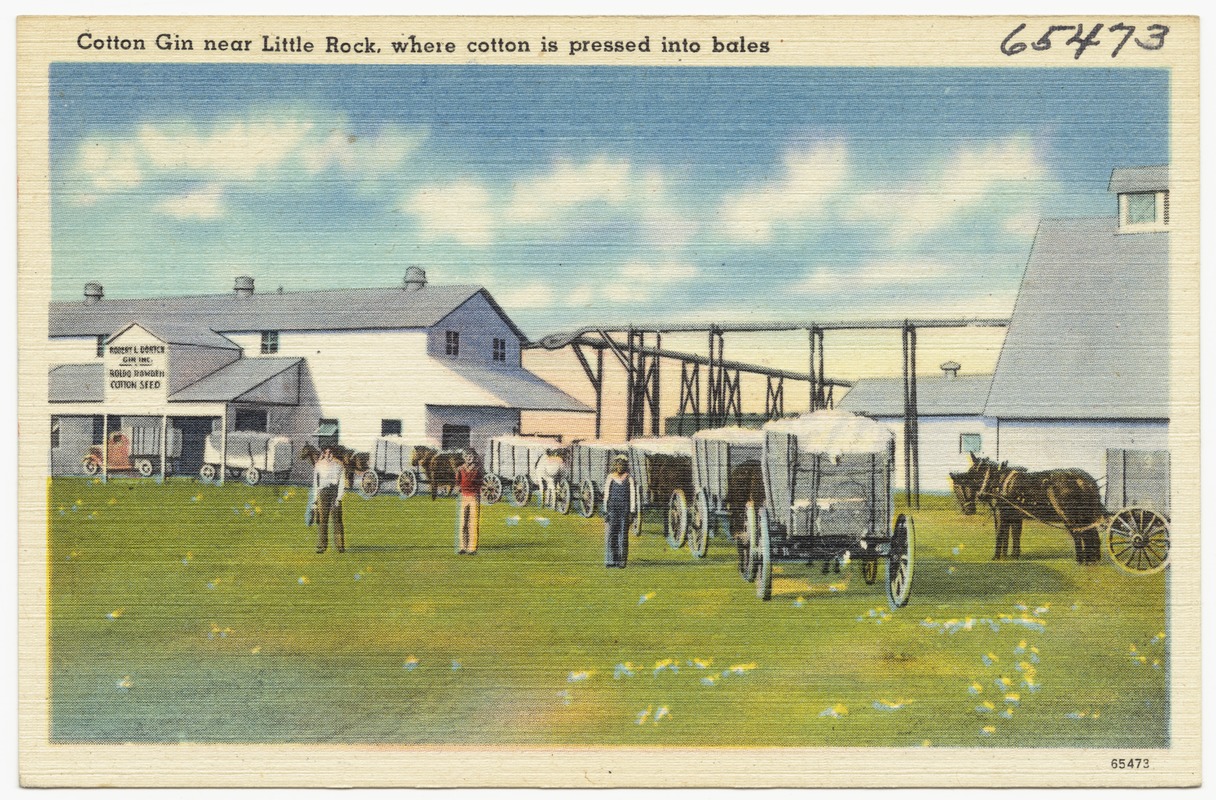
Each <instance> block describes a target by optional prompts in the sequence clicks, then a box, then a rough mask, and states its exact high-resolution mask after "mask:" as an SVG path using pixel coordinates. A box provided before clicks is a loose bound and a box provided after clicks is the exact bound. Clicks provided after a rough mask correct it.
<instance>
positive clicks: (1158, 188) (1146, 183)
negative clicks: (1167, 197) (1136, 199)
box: [1107, 164, 1170, 194]
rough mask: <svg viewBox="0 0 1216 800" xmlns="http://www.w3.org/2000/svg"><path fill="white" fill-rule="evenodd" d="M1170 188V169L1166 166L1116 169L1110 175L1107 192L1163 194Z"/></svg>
mask: <svg viewBox="0 0 1216 800" xmlns="http://www.w3.org/2000/svg"><path fill="white" fill-rule="evenodd" d="M1168 188H1170V168H1169V166H1168V165H1166V164H1158V165H1156V166H1152V167H1117V168H1115V169H1114V170H1113V171H1112V172H1111V173H1110V186H1108V187H1107V191H1110V192H1114V193H1116V194H1123V193H1124V192H1163V191H1165V190H1166V189H1168Z"/></svg>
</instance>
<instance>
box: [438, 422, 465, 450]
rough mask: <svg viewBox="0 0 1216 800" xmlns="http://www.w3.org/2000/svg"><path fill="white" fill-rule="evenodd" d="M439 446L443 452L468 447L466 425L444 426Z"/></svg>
mask: <svg viewBox="0 0 1216 800" xmlns="http://www.w3.org/2000/svg"><path fill="white" fill-rule="evenodd" d="M440 446H441V447H442V448H443V449H444V450H464V449H466V448H468V446H469V426H468V425H444V426H443V441H442V443H441V444H440Z"/></svg>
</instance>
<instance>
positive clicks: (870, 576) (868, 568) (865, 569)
mask: <svg viewBox="0 0 1216 800" xmlns="http://www.w3.org/2000/svg"><path fill="white" fill-rule="evenodd" d="M861 578H862V580H864V581H865V582H866V586H873V585H874V581H876V580H878V559H877V558H863V559H862V560H861Z"/></svg>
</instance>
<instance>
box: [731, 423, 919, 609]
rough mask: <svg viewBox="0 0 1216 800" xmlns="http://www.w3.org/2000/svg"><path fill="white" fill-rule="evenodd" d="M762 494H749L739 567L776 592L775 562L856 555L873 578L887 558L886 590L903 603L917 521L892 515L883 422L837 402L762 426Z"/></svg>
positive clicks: (768, 593) (890, 446) (890, 444)
mask: <svg viewBox="0 0 1216 800" xmlns="http://www.w3.org/2000/svg"><path fill="white" fill-rule="evenodd" d="M763 431H764V452H763V459H762V461H761V465H762V468H763V476H764V491H765V498H764V502H763V503H760V504H754V503H748V508H747V510H746V540H745V541H744V543H743V544H742V546H741V548H740V551H741V558H740V565H739V566H740V572H741V573H742V574H743V577H744V579H746V580H754V581H755V584H756V596H757V597H759V598H760V599H761V600H768V599H770V598H771V597H772V591H773V584H772V581H773V573H772V566H773V563H774V562H776V561H803V562H809V561H814V560H829V559H837V558H841V559H843V558H844V557H845V556H846V555H848V556H850V557H852V558H854V559H859V560H860V561H861V567H862V570H861V571H862V577H863V578H864V579H865V582H866V583H867V584H872V583H874V582H875V580H876V579H877V577H878V562H879V561H883V562H885V564H886V590H887V599H888V601H889V602H890V604H891V607H892V608H902V607H903V606H905V605H907V603H908V598H909V596H910V595H911V592H912V568H913V564H914V552H915V541H916V529H915V525H914V523H913V520H912V517H911V516H910V515H908V514H904V513H901V514H899V515H897V516H896V515H895V514H894V509H895V494H894V486H893V481H892V473H893V471H894V468H895V440H894V436H893V435H892V434H891V432H890V431H889V430H888V429H887V428H886V427H884V426H883V425H881V424H879V423H878V422H875V421H874V420H871V419H868V418H866V417H861V416H857V415H854V414H849V413H845V412H839V411H819V412H816V413H813V414H805V415H803V416H801V417H798V418H796V419H788V420H775V421H773V422H769V423H767V424H766V425H765V426H764V428H763Z"/></svg>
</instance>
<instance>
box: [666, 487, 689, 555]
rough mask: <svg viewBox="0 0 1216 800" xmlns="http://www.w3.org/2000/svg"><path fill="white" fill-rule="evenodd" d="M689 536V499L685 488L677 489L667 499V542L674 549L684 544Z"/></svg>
mask: <svg viewBox="0 0 1216 800" xmlns="http://www.w3.org/2000/svg"><path fill="white" fill-rule="evenodd" d="M687 536H688V499H687V498H686V497H685V496H684V490H683V489H676V490H675V491H674V492H672V493H671V499H670V500H668V501H667V544H669V545H670V546H671V549H672V550H679V549H680V548H681V547H683V546H684V539H685V538H687Z"/></svg>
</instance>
